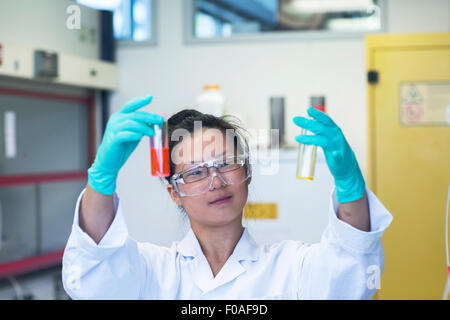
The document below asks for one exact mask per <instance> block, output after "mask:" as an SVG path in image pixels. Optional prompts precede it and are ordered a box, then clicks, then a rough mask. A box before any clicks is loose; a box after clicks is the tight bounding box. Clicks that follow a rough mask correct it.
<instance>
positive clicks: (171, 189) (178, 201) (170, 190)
mask: <svg viewBox="0 0 450 320" xmlns="http://www.w3.org/2000/svg"><path fill="white" fill-rule="evenodd" d="M166 190H167V192H168V193H169V195H170V197H171V198H172V200H173V202H175V203H176V204H177V205H178V206H181V199H180V197H179V196H178V192H177V191H176V190H175V188H174V187H173V185H172V184H168V185H166Z"/></svg>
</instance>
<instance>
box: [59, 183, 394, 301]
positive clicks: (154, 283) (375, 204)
mask: <svg viewBox="0 0 450 320" xmlns="http://www.w3.org/2000/svg"><path fill="white" fill-rule="evenodd" d="M84 191H85V190H83V191H82V192H81V194H80V196H79V198H78V201H77V204H76V208H75V218H74V223H73V227H72V232H71V234H70V237H69V240H68V242H67V246H66V248H65V251H64V256H63V284H64V288H65V290H66V292H67V293H68V294H69V296H70V297H71V298H73V299H369V298H370V297H372V296H373V294H374V293H375V292H376V290H377V288H379V286H378V283H379V282H378V281H379V276H380V274H381V272H382V270H383V266H384V254H383V246H382V243H381V236H382V234H383V232H384V230H385V229H386V228H387V227H388V226H389V224H390V223H391V221H392V215H391V214H390V213H389V212H388V211H387V210H386V208H385V207H384V206H383V204H382V203H381V202H380V201H379V200H378V199H377V197H376V196H375V195H374V194H373V193H372V192H371V191H370V190H369V189H368V188H366V192H367V195H368V201H369V209H370V225H371V231H370V232H364V231H361V230H358V229H356V228H354V227H352V226H351V225H349V224H347V223H345V222H343V221H342V220H340V219H338V218H337V200H336V194H335V189H333V191H332V192H331V201H330V209H329V223H328V226H327V227H326V229H325V231H324V232H323V234H322V238H321V240H320V242H319V243H316V244H306V243H303V242H301V241H294V240H286V241H281V242H278V243H276V244H272V245H264V246H263V245H258V244H257V243H255V241H254V240H253V239H252V238H251V236H250V234H249V232H248V230H247V229H245V231H244V233H243V234H242V237H241V239H240V240H239V242H238V244H237V245H236V248H235V250H234V251H233V254H232V255H231V256H230V258H229V259H228V261H227V262H226V263H225V265H224V266H223V267H222V269H221V270H220V272H219V273H218V274H217V275H216V277H214V276H213V274H212V271H211V268H210V267H209V264H208V262H207V260H206V258H205V256H204V255H203V253H202V250H201V248H200V245H199V242H198V240H197V238H196V237H195V234H194V233H193V232H192V230H190V231H189V232H188V234H187V235H186V236H185V238H184V239H183V240H182V241H180V242H174V243H173V245H172V246H171V247H170V248H167V247H162V246H157V245H154V244H152V243H141V242H137V241H136V240H134V239H133V238H131V237H130V236H129V235H128V231H127V226H126V224H125V219H124V213H123V211H122V207H121V204H120V201H119V198H118V196H117V194H114V204H115V210H116V214H115V217H114V220H113V222H112V224H111V226H110V227H109V229H108V231H107V232H106V234H105V236H104V237H103V239H102V240H101V241H100V243H99V244H98V245H97V244H96V243H95V242H94V241H93V240H92V239H91V238H90V237H89V236H88V234H87V233H85V232H84V231H83V230H82V229H81V228H80V227H79V224H78V210H79V206H80V200H81V197H82V195H83V193H84ZM299 210H301V208H299ZM377 277H378V278H377Z"/></svg>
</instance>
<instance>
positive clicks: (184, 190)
mask: <svg viewBox="0 0 450 320" xmlns="http://www.w3.org/2000/svg"><path fill="white" fill-rule="evenodd" d="M211 169H214V170H215V172H214V173H212V174H211ZM214 177H218V178H219V179H220V180H221V181H222V182H223V183H224V184H226V185H231V184H240V183H243V182H244V181H246V180H247V179H249V178H250V177H251V166H250V164H249V161H248V157H246V156H240V155H238V156H228V157H220V158H215V159H211V160H209V161H205V162H201V163H196V164H193V167H191V168H188V169H187V170H184V171H183V172H180V173H176V174H174V175H173V176H172V177H171V179H170V180H171V183H172V185H173V186H174V188H175V190H176V191H177V193H178V194H179V195H180V196H181V197H190V196H198V195H201V194H204V193H206V192H207V191H208V190H210V189H211V187H212V184H213V180H214Z"/></svg>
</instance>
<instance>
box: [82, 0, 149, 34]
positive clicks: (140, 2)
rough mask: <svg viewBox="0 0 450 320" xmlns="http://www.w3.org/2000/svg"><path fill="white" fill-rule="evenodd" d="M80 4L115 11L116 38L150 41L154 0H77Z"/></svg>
mask: <svg viewBox="0 0 450 320" xmlns="http://www.w3.org/2000/svg"><path fill="white" fill-rule="evenodd" d="M77 2H78V3H79V4H82V5H85V6H87V7H91V8H94V9H99V10H110V11H113V12H114V14H113V24H114V36H115V38H116V39H118V40H129V41H137V42H142V41H150V40H151V39H152V20H153V17H152V13H153V10H154V9H153V2H154V0H77Z"/></svg>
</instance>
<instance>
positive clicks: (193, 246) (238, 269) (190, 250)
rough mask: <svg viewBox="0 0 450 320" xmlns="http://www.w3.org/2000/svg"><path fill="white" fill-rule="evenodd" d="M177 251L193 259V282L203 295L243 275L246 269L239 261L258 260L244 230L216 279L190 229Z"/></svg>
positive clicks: (249, 237) (248, 235)
mask: <svg viewBox="0 0 450 320" xmlns="http://www.w3.org/2000/svg"><path fill="white" fill-rule="evenodd" d="M177 251H178V252H179V253H180V254H181V255H183V256H185V257H193V258H194V259H193V260H192V261H191V267H190V270H191V273H192V276H193V281H194V283H195V284H196V285H197V286H198V287H199V288H200V289H201V290H202V291H203V293H204V294H206V293H207V292H209V291H211V290H214V289H215V288H217V287H219V286H221V285H223V284H225V283H228V282H230V281H232V280H234V279H235V278H236V277H238V276H239V275H240V274H242V273H244V272H245V271H246V269H245V268H244V267H243V266H242V264H241V263H240V261H243V260H249V261H255V260H258V245H257V244H256V242H255V241H254V240H253V239H252V237H251V236H250V234H249V233H248V231H247V229H244V232H243V233H242V236H241V238H240V239H239V241H238V243H237V244H236V247H235V248H234V251H233V253H232V254H231V256H230V257H229V258H228V260H227V262H226V263H225V265H224V266H223V267H222V269H221V270H220V271H219V273H218V274H217V275H216V277H214V276H213V273H212V270H211V267H210V266H209V263H208V261H207V259H206V257H205V255H204V254H203V252H202V250H201V247H200V243H199V242H198V239H197V237H196V236H195V234H194V232H193V231H192V229H190V230H189V232H188V234H187V235H186V236H185V237H184V239H183V240H182V241H181V242H180V243H179V244H178V246H177Z"/></svg>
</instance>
